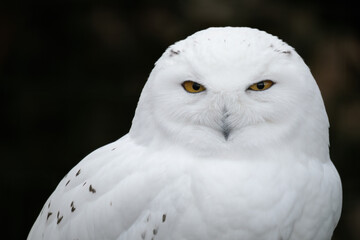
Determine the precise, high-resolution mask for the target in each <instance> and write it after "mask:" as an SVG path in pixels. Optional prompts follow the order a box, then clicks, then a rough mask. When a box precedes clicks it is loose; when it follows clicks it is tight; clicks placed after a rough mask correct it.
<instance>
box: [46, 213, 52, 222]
mask: <svg viewBox="0 0 360 240" xmlns="http://www.w3.org/2000/svg"><path fill="white" fill-rule="evenodd" d="M51 215H52V212H48V214H47V217H46V220H48V219H49V217H50V216H51Z"/></svg>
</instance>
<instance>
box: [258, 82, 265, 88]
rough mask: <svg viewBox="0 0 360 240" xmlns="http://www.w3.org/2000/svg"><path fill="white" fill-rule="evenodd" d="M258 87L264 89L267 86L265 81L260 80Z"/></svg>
mask: <svg viewBox="0 0 360 240" xmlns="http://www.w3.org/2000/svg"><path fill="white" fill-rule="evenodd" d="M256 87H257V88H258V89H263V88H264V87H265V83H264V82H259V83H257V84H256Z"/></svg>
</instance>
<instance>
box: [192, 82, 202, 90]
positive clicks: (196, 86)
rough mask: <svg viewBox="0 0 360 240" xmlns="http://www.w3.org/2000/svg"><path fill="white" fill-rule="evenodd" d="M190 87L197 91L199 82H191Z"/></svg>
mask: <svg viewBox="0 0 360 240" xmlns="http://www.w3.org/2000/svg"><path fill="white" fill-rule="evenodd" d="M192 88H193V89H194V90H195V91H197V90H199V89H200V84H198V83H193V85H192Z"/></svg>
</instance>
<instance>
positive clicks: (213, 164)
mask: <svg viewBox="0 0 360 240" xmlns="http://www.w3.org/2000/svg"><path fill="white" fill-rule="evenodd" d="M328 128H329V123H328V118H327V114H326V111H325V107H324V103H323V100H322V97H321V94H320V91H319V88H318V86H317V84H316V82H315V80H314V78H313V76H312V74H311V72H310V70H309V68H308V67H307V66H306V64H305V63H304V61H303V60H302V58H301V57H300V56H299V55H298V54H297V53H296V51H295V50H294V49H293V48H292V47H290V46H289V45H287V44H286V43H285V42H283V41H282V40H280V39H279V38H277V37H275V36H273V35H270V34H267V33H266V32H263V31H260V30H257V29H251V28H237V27H225V28H209V29H206V30H203V31H200V32H197V33H195V34H193V35H191V36H189V37H187V38H186V39H185V40H182V41H179V42H177V43H175V44H174V45H172V46H170V47H169V48H168V49H167V50H166V51H165V53H164V54H163V55H162V56H161V57H160V59H159V60H158V61H157V62H156V64H155V67H154V69H153V70H152V72H151V74H150V76H149V79H148V81H147V83H146V84H145V86H144V89H143V91H142V94H141V97H140V100H139V103H138V106H137V109H136V112H135V117H134V119H133V122H132V126H131V129H130V131H129V133H128V134H126V135H125V136H123V137H122V138H120V139H119V140H117V141H115V142H113V143H110V144H108V145H106V146H104V147H101V148H99V149H97V150H95V151H94V152H92V153H91V154H90V155H88V156H87V157H85V158H84V159H83V160H82V161H81V162H80V163H78V164H77V165H76V166H75V167H74V168H73V169H72V170H71V171H70V172H69V173H68V174H67V175H66V176H65V177H64V179H63V180H62V181H61V182H60V183H59V185H58V186H57V188H56V189H55V191H54V192H53V194H52V195H51V196H50V197H49V199H48V200H47V201H46V203H45V204H44V207H43V209H42V211H41V213H40V215H39V216H38V218H37V220H36V222H35V224H34V225H33V227H32V229H31V231H30V234H29V236H28V239H29V240H32V239H34V240H35V239H36V240H38V239H53V240H60V239H68V240H75V239H78V240H90V239H94V240H100V239H108V240H136V239H138V240H180V239H181V240H205V239H206V240H208V239H216V240H225V239H226V240H239V239H241V240H259V239H266V240H311V239H312V240H329V239H331V236H332V234H333V231H334V228H335V227H336V224H337V222H338V220H339V217H340V212H341V205H342V190H341V182H340V177H339V175H338V173H337V171H336V169H335V167H334V165H333V163H332V162H331V160H330V157H329V136H328Z"/></svg>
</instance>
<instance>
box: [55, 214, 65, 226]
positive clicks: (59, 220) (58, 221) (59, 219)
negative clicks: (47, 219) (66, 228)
mask: <svg viewBox="0 0 360 240" xmlns="http://www.w3.org/2000/svg"><path fill="white" fill-rule="evenodd" d="M63 217H64V216H61V217H60V218H58V220H57V222H56V223H57V224H59V223H60V222H61V220H62V219H63Z"/></svg>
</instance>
